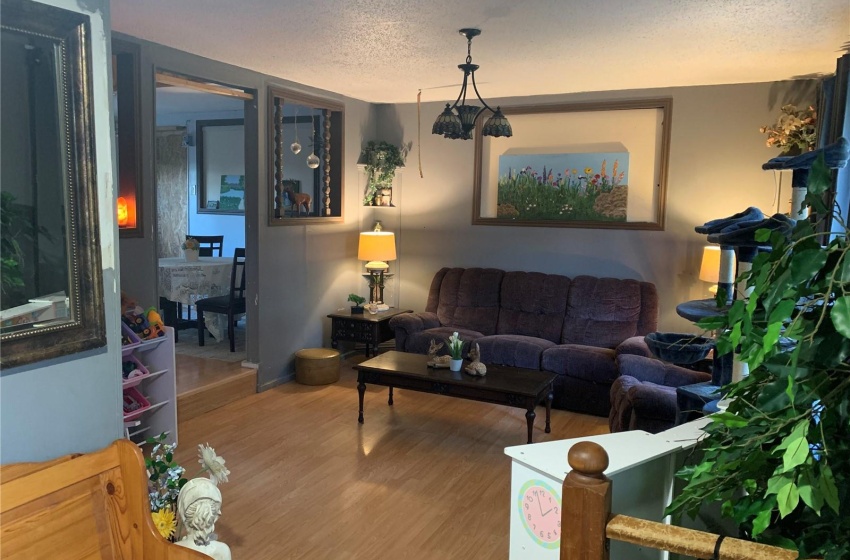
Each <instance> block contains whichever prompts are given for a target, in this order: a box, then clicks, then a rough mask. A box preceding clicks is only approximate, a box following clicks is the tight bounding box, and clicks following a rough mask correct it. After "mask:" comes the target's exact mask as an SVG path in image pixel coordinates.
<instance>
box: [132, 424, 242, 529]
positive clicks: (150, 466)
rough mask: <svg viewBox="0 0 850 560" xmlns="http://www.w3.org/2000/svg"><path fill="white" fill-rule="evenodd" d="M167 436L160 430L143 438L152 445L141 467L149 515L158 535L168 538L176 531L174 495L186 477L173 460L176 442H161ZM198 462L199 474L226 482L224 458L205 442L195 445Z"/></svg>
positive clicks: (226, 472)
mask: <svg viewBox="0 0 850 560" xmlns="http://www.w3.org/2000/svg"><path fill="white" fill-rule="evenodd" d="M167 437H168V436H167V434H165V432H163V433H161V434H159V435H158V436H156V437H151V438H148V439H147V440H146V443H148V444H151V445H153V448H152V449H151V456H150V457H148V458H145V467H147V470H148V496H149V498H150V504H151V517H152V518H153V522H154V525H156V528H157V530H158V531H159V534H160V535H162V537H163V538H165V539H171V538H172V537H174V536H175V534H176V532H177V516H176V512H177V497H178V496H179V495H180V489H181V488H183V486H185V485H186V483H187V482H188V480H187V479H186V478H184V476H183V474H184V473H185V472H186V469H185V468H183V467H181V466H180V465H178V464H177V463H176V462H175V461H174V450H175V449H176V448H177V444H170V443H165V440H166V439H167ZM198 463H200V465H201V472H200V473H198V474H199V475H202V474H203V473H205V472H206V473H209V478H210V480H211V481H212V482H213V483H214V484H215V485H216V486H218V485H219V483H221V482H227V477H228V475H229V474H230V471H229V470H228V469H227V467H225V466H224V459H223V458H222V457H220V456H219V455H216V453H215V449H213V448H212V447H210V446H209V444H200V445H198Z"/></svg>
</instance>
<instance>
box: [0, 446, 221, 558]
mask: <svg viewBox="0 0 850 560" xmlns="http://www.w3.org/2000/svg"><path fill="white" fill-rule="evenodd" d="M147 480H148V479H147V471H146V470H145V464H144V460H143V458H142V454H141V451H140V450H139V448H138V447H136V446H135V445H134V444H133V443H132V442H130V441H128V440H117V441H115V442H113V443H112V444H111V445H110V446H109V447H106V448H105V449H102V450H100V451H98V452H96V453H88V454H84V455H79V454H77V455H67V456H64V457H60V458H58V459H54V460H52V461H46V462H43V463H17V464H11V465H5V466H3V467H0V516H2V524H0V547H2V550H3V558H4V559H8V560H12V559H22V560H23V559H26V560H39V559H45V560H46V559H52V560H53V559H57V558H73V559H75V560H76V559H96V558H103V559H107V558H121V559H145V560H184V559H185V560H190V559H193V560H201V559H206V560H209V557H207V556H205V555H203V554H201V553H199V552H196V551H194V550H189V549H187V548H183V547H180V546H177V545H175V544H172V543H170V542H168V541H167V540H165V539H164V538H162V536H160V534H159V532H158V531H157V530H156V527H155V526H154V524H153V520H152V519H151V512H150V505H149V502H148V485H147Z"/></svg>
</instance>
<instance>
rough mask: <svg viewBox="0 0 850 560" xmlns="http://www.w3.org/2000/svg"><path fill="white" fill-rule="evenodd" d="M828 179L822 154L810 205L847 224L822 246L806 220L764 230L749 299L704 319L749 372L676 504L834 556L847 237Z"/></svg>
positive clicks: (718, 417)
mask: <svg viewBox="0 0 850 560" xmlns="http://www.w3.org/2000/svg"><path fill="white" fill-rule="evenodd" d="M831 184H832V181H831V175H830V170H829V169H828V168H827V167H826V165H825V164H824V161H823V156H822V155H821V156H820V158H819V159H818V160H817V161H816V162H815V164H814V165H813V167H812V169H811V172H810V176H809V184H808V194H807V196H806V204H808V205H810V206H811V207H812V209H814V210H815V212H816V215H817V216H818V217H819V218H820V220H823V219H824V218H825V217H826V216H828V215H829V214H833V219H834V224H838V225H840V227H841V230H842V231H840V232H838V234H837V235H834V236H832V239H831V240H830V241H829V242H828V244H826V245H821V240H822V239H823V237H822V234H820V233H818V231H819V230H818V228H817V226H818V224H817V223H813V222H810V221H807V220H800V221H799V222H797V225H796V227H795V229H794V231H793V233H792V235H791V236H790V238H788V239H786V238H785V237H784V236H782V235H779V234H776V233H774V234H773V236H771V235H770V232H769V231H767V230H760V231H759V232H757V234H756V236H757V237H756V239H757V240H758V241H760V242H768V241H769V242H770V244H771V248H772V250H771V251H770V252H769V253H761V254H759V255H758V256H757V257H756V259H755V261H754V262H753V268H752V270H751V271H750V272H748V273H746V274H744V275H743V277H744V278H746V280H747V285H748V286H749V287H752V288H753V292H752V295H751V296H750V298H749V300H747V301H744V300H737V301H735V302H734V304H733V305H732V306H731V307H730V308H729V310H728V312H727V313H726V314H725V315H724V316H721V317H717V318H711V319H705V320H703V321H701V322H700V323H699V325H700V326H702V327H703V328H706V329H719V330H720V331H721V332H722V334H721V335H720V337H719V338H718V341H717V349H718V351H719V352H721V353H726V352H730V351H732V350H733V349H734V350H735V351H736V352H739V353H740V359H741V360H742V361H744V362H746V363H747V364H748V365H749V368H750V375H749V376H748V377H745V378H744V379H743V380H741V381H739V382H738V383H735V384H733V385H731V386H729V393H728V395H727V396H728V397H729V398H730V399H731V401H730V404H729V406H728V409H727V410H726V411H725V412H722V413H720V414H715V415H713V416H712V417H711V418H712V421H711V423H710V424H709V425H708V426H707V429H706V431H707V433H708V435H707V437H706V438H704V439H703V440H702V441H701V442H700V444H699V445H698V450H699V451H700V452H701V455H700V456H699V459H698V460H697V462H696V464H692V465H688V466H686V467H685V468H683V469H682V470H681V471H680V473H679V476H680V477H681V478H684V479H685V480H686V481H687V485H686V486H685V488H684V489H683V491H682V492H681V494H680V495H679V496H678V497H676V499H675V500H674V501H673V503H672V504H671V506H670V508H669V510H668V511H669V512H671V513H681V512H688V513H690V514H691V515H692V516H693V515H695V514H696V512H697V511H698V510H699V509H700V507H701V506H702V505H704V504H709V503H719V504H720V505H721V512H722V514H723V515H724V516H725V517H728V518H731V519H732V520H733V521H734V522H735V523H736V524H737V526H738V527H739V530H740V532H741V533H742V534H743V535H744V536H746V537H748V538H752V539H754V540H757V541H762V542H768V543H770V544H775V545H779V546H785V547H787V548H791V549H796V550H798V551H799V553H800V558H810V557H812V556H818V557H822V558H825V559H826V560H833V559H835V560H837V559H838V558H847V557H848V556H850V515H848V513H847V507H848V504H850V501H848V500H850V364H848V360H849V359H850V255H849V254H848V250H850V244H848V239H847V237H848V236H847V233H848V229H847V224H846V223H845V222H844V220H843V218H842V216H841V214H840V212H838V211H837V210H834V209H832V208H829V207H827V205H826V204H825V203H824V196H823V195H824V193H825V192H826V191H827V189H828V188H829V187H830V186H831ZM833 229H834V228H833Z"/></svg>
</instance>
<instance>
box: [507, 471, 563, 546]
mask: <svg viewBox="0 0 850 560" xmlns="http://www.w3.org/2000/svg"><path fill="white" fill-rule="evenodd" d="M517 507H518V508H519V516H520V519H522V525H523V527H525V530H526V531H527V532H528V534H529V535H530V536H531V538H532V540H533V541H534V542H535V543H537V544H538V545H540V546H542V547H543V548H548V549H557V548H560V546H561V497H560V496H559V495H558V492H557V491H556V490H555V489H554V488H552V487H551V486H550V485H549V484H548V483H546V482H544V481H542V480H537V479H532V480H529V481H528V482H526V483H525V484H523V485H522V488H520V489H519V495H518V496H517Z"/></svg>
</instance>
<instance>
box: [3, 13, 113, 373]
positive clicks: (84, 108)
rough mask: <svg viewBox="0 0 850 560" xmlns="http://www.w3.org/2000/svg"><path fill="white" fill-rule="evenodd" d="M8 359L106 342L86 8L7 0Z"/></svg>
mask: <svg viewBox="0 0 850 560" xmlns="http://www.w3.org/2000/svg"><path fill="white" fill-rule="evenodd" d="M2 8H3V20H2V22H0V41H2V45H0V53H2V65H0V72H2V75H0V134H2V139H0V150H2V154H0V157H2V161H3V165H2V167H0V175H2V177H0V180H2V185H3V191H2V205H3V206H2V210H0V213H2V235H0V241H2V247H0V262H2V271H0V276H2V296H1V297H0V367H3V368H8V367H14V366H19V365H23V364H28V363H32V362H37V361H40V360H45V359H48V358H55V357H58V356H62V355H66V354H73V353H78V352H81V351H83V350H88V349H91V348H97V347H101V346H105V345H106V331H105V322H104V309H103V277H102V267H101V259H100V232H99V228H98V208H97V187H96V184H95V177H96V171H95V169H96V168H95V159H94V136H93V122H92V118H93V117H92V110H91V106H92V100H91V75H90V67H91V52H90V39H91V29H90V23H89V18H88V17H87V16H84V15H82V14H78V13H75V12H70V11H67V10H63V9H60V8H55V7H52V6H47V5H44V4H39V3H36V2H30V1H26V0H3V3H2Z"/></svg>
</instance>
